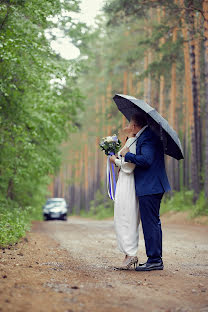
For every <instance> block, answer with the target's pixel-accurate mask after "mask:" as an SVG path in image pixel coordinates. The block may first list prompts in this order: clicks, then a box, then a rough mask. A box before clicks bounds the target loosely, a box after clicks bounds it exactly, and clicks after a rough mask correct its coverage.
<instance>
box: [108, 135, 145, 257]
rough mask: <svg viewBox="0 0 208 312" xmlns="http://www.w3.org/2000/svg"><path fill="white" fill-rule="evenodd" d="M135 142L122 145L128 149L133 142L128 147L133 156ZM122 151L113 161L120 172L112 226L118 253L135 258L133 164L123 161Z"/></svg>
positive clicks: (136, 211)
mask: <svg viewBox="0 0 208 312" xmlns="http://www.w3.org/2000/svg"><path fill="white" fill-rule="evenodd" d="M135 140H136V138H135V137H134V138H129V139H128V140H127V141H126V144H125V145H124V147H125V146H127V147H129V146H130V145H131V144H132V143H133V142H134V143H133V144H132V145H131V146H130V152H131V153H133V154H136V142H135ZM124 147H123V148H124ZM123 148H122V149H123ZM122 149H121V150H120V151H119V153H118V157H119V159H116V161H115V163H116V165H117V166H118V167H120V172H119V176H118V181H117V185H116V194H115V204H114V226H115V231H116V237H117V242H118V247H119V249H120V251H121V252H123V253H124V254H125V255H128V256H136V254H137V250H138V241H139V221H140V214H139V203H138V199H137V197H136V192H135V182H134V168H135V164H132V163H128V162H125V161H124V158H123V157H121V156H120V152H121V151H122Z"/></svg>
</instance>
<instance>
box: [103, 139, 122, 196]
mask: <svg viewBox="0 0 208 312" xmlns="http://www.w3.org/2000/svg"><path fill="white" fill-rule="evenodd" d="M99 145H100V148H101V150H102V151H104V152H105V154H106V155H107V156H108V158H107V168H106V178H107V190H108V195H109V197H110V198H111V199H112V200H115V193H116V177H115V170H114V166H113V164H112V163H110V155H115V154H117V153H118V151H119V149H120V147H121V141H120V140H119V139H118V137H117V135H116V134H114V135H112V136H107V137H105V138H102V139H101V141H100V144H99Z"/></svg>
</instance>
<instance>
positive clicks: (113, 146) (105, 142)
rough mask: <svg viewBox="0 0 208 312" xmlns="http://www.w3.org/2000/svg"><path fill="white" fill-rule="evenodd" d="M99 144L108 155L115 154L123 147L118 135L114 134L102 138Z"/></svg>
mask: <svg viewBox="0 0 208 312" xmlns="http://www.w3.org/2000/svg"><path fill="white" fill-rule="evenodd" d="M99 145H100V148H101V150H103V151H104V152H105V154H106V155H107V156H109V155H115V154H117V153H118V151H119V149H120V148H121V141H120V140H119V139H118V137H117V135H116V134H114V135H112V136H107V137H105V138H102V139H101V141H100V144H99Z"/></svg>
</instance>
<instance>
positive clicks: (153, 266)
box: [135, 261, 164, 271]
mask: <svg viewBox="0 0 208 312" xmlns="http://www.w3.org/2000/svg"><path fill="white" fill-rule="evenodd" d="M163 268H164V266H163V262H162V261H161V262H158V263H157V262H156V263H148V262H146V263H144V264H139V266H138V267H136V269H135V270H136V271H153V270H163Z"/></svg>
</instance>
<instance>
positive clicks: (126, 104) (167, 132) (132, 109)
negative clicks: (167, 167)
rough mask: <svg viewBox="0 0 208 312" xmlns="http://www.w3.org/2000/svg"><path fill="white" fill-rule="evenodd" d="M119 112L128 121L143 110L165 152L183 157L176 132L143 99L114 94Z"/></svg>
mask: <svg viewBox="0 0 208 312" xmlns="http://www.w3.org/2000/svg"><path fill="white" fill-rule="evenodd" d="M113 100H114V102H115V103H116V105H117V107H118V109H119V110H120V112H121V113H122V114H123V115H124V116H125V117H126V118H127V119H128V120H129V121H130V119H131V116H132V115H134V114H136V113H138V111H141V110H142V111H143V112H145V113H146V117H147V122H148V125H149V126H150V127H151V129H152V130H153V131H154V132H156V134H157V135H158V136H160V139H161V140H162V141H163V146H164V152H165V154H167V155H169V156H171V157H173V158H176V159H178V160H180V159H183V158H184V156H183V149H182V146H181V142H180V140H179V137H178V135H177V133H176V132H175V131H174V130H173V128H172V127H171V126H170V125H169V123H168V122H167V120H166V119H164V118H163V117H162V116H161V115H160V114H159V113H158V112H157V111H156V110H155V109H154V108H153V107H151V106H150V105H148V104H147V103H146V102H145V101H143V100H138V99H136V98H135V97H133V96H130V95H124V94H116V95H115V96H114V97H113Z"/></svg>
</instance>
